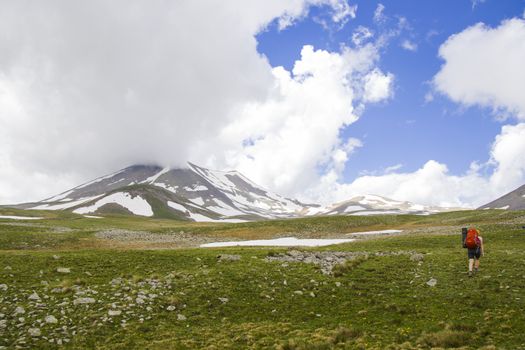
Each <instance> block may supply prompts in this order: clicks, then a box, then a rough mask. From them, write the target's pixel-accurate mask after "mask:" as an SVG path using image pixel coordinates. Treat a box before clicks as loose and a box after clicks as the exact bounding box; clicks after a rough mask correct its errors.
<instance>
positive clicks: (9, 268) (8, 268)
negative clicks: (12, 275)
mask: <svg viewBox="0 0 525 350" xmlns="http://www.w3.org/2000/svg"><path fill="white" fill-rule="evenodd" d="M12 269H13V268H12V267H11V266H9V265H8V266H6V267H4V270H12Z"/></svg>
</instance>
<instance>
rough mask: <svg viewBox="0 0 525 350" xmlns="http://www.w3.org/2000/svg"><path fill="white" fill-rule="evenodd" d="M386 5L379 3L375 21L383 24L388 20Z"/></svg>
mask: <svg viewBox="0 0 525 350" xmlns="http://www.w3.org/2000/svg"><path fill="white" fill-rule="evenodd" d="M384 12H385V5H383V4H381V3H379V4H377V7H376V9H375V11H374V22H376V23H378V24H381V23H383V22H385V21H386V16H385V14H384Z"/></svg>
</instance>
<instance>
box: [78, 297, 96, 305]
mask: <svg viewBox="0 0 525 350" xmlns="http://www.w3.org/2000/svg"><path fill="white" fill-rule="evenodd" d="M95 302H96V300H95V299H94V298H78V299H75V300H74V301H73V305H78V304H94V303H95Z"/></svg>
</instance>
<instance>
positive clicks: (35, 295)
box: [28, 292, 40, 301]
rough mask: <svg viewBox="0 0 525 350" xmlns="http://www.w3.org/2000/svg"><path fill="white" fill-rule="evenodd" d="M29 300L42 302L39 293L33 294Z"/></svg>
mask: <svg viewBox="0 0 525 350" xmlns="http://www.w3.org/2000/svg"><path fill="white" fill-rule="evenodd" d="M28 299H29V300H38V301H40V297H39V296H38V294H37V292H33V294H31V295H30V296H29V298H28Z"/></svg>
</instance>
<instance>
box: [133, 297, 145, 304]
mask: <svg viewBox="0 0 525 350" xmlns="http://www.w3.org/2000/svg"><path fill="white" fill-rule="evenodd" d="M135 302H136V303H137V304H139V305H142V304H144V299H142V298H137V299H135Z"/></svg>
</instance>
